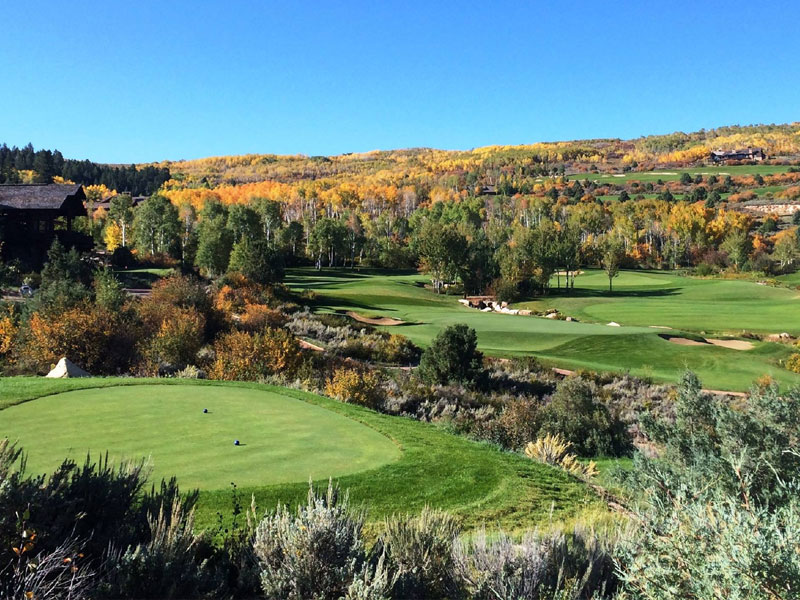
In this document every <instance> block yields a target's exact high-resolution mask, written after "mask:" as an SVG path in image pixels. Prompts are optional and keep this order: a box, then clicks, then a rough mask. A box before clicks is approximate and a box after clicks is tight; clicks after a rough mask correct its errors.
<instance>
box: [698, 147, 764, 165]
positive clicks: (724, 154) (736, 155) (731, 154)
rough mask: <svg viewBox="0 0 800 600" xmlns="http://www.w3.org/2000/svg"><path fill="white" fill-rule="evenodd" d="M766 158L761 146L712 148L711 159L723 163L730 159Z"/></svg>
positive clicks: (756, 159)
mask: <svg viewBox="0 0 800 600" xmlns="http://www.w3.org/2000/svg"><path fill="white" fill-rule="evenodd" d="M765 158H767V154H766V152H764V150H762V149H761V148H744V149H742V150H714V151H713V152H712V153H711V160H712V161H713V162H715V163H724V162H728V161H731V160H753V161H757V162H761V161H762V160H764V159H765Z"/></svg>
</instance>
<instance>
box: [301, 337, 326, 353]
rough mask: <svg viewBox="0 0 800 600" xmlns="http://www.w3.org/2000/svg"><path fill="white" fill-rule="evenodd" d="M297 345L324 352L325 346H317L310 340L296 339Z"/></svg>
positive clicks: (305, 348)
mask: <svg viewBox="0 0 800 600" xmlns="http://www.w3.org/2000/svg"><path fill="white" fill-rule="evenodd" d="M297 345H298V346H300V347H301V348H303V349H304V350H313V351H314V352H325V348H323V347H322V346H317V345H316V344H312V343H311V342H307V341H305V340H297Z"/></svg>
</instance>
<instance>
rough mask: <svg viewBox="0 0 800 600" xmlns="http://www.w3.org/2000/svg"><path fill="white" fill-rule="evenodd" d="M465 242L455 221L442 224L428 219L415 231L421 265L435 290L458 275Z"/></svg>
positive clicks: (415, 242)
mask: <svg viewBox="0 0 800 600" xmlns="http://www.w3.org/2000/svg"><path fill="white" fill-rule="evenodd" d="M468 244H469V243H468V242H467V238H466V237H465V236H464V235H462V234H461V233H460V232H459V231H458V228H457V227H456V226H455V225H452V224H451V225H441V224H439V223H436V222H434V221H432V220H430V219H427V220H425V221H424V222H423V224H422V227H421V228H420V229H419V230H418V231H417V232H416V233H415V235H414V249H415V250H416V252H417V254H418V255H419V257H420V266H421V267H422V269H423V270H424V271H425V272H426V273H428V275H430V277H431V281H432V282H433V289H434V290H435V291H436V292H437V293H440V292H441V290H442V288H443V287H444V284H445V283H447V282H453V281H457V280H459V279H460V278H461V275H462V274H463V272H464V269H465V267H466V265H467V258H468V257H467V251H468Z"/></svg>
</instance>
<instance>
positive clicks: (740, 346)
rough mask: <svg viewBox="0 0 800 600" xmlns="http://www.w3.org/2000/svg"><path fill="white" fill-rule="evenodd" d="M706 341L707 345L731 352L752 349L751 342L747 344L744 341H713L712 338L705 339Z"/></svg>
mask: <svg viewBox="0 0 800 600" xmlns="http://www.w3.org/2000/svg"><path fill="white" fill-rule="evenodd" d="M706 341H707V342H708V343H709V344H714V345H715V346H722V347H723V348H730V349H731V350H752V349H753V342H747V341H745V340H715V339H713V338H706Z"/></svg>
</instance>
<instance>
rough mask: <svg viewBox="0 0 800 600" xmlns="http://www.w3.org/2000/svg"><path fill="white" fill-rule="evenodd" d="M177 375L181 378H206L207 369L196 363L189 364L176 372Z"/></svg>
mask: <svg viewBox="0 0 800 600" xmlns="http://www.w3.org/2000/svg"><path fill="white" fill-rule="evenodd" d="M175 377H178V378H180V379H205V378H206V377H207V374H206V372H205V371H203V370H202V369H200V368H198V367H196V366H194V365H187V366H186V367H185V368H183V369H181V370H180V371H178V372H176V373H175Z"/></svg>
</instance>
